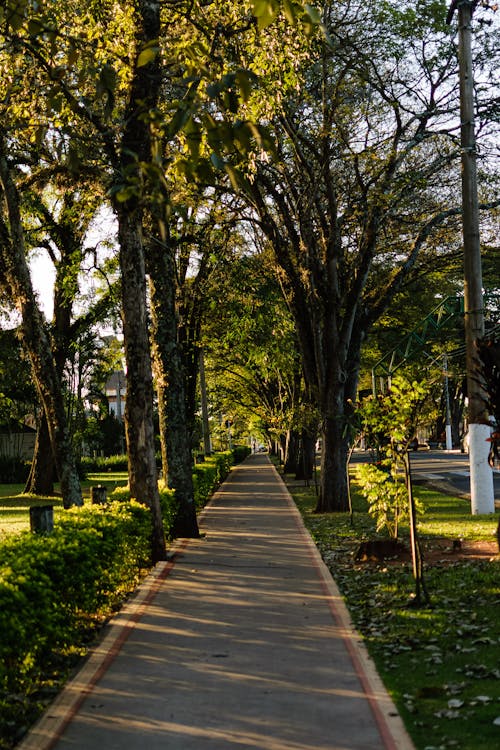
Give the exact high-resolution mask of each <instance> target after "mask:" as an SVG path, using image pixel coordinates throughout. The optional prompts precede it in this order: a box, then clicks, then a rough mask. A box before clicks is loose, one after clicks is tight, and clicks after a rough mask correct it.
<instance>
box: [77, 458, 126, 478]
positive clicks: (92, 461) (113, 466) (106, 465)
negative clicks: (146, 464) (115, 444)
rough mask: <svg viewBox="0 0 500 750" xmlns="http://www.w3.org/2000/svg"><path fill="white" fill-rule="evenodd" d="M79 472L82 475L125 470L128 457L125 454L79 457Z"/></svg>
mask: <svg viewBox="0 0 500 750" xmlns="http://www.w3.org/2000/svg"><path fill="white" fill-rule="evenodd" d="M80 466H81V472H82V474H83V475H84V476H86V475H87V474H95V473H97V472H106V471H127V470H128V459H127V456H126V455H120V456H96V457H95V458H92V457H90V456H83V457H82V458H81V459H80Z"/></svg>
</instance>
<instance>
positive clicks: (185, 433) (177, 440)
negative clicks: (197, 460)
mask: <svg viewBox="0 0 500 750" xmlns="http://www.w3.org/2000/svg"><path fill="white" fill-rule="evenodd" d="M147 257H148V272H149V276H150V291H151V295H150V296H151V315H152V320H153V340H154V348H153V358H154V364H155V374H156V381H157V389H158V409H159V413H160V441H161V445H162V461H163V474H164V477H165V478H166V479H167V481H168V485H169V487H172V488H173V489H174V490H175V498H176V501H177V514H176V518H175V520H174V525H173V529H172V532H173V534H174V536H176V537H194V538H196V537H198V536H199V529H198V521H197V518H196V506H195V502H194V487H193V471H192V457H191V434H190V431H189V427H188V424H189V422H188V419H187V414H186V382H185V375H184V367H183V359H182V355H181V350H180V344H179V341H178V326H177V314H176V283H175V268H174V259H173V257H172V254H171V250H170V248H169V247H168V243H167V242H161V241H158V242H153V243H151V244H150V245H148V254H147Z"/></svg>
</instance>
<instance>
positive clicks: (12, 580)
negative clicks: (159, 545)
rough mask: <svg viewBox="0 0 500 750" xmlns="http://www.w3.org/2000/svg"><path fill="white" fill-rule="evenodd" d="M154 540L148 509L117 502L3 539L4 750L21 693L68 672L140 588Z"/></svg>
mask: <svg viewBox="0 0 500 750" xmlns="http://www.w3.org/2000/svg"><path fill="white" fill-rule="evenodd" d="M150 536H151V520H150V514H149V512H148V510H147V509H146V508H145V507H144V506H143V505H140V504H139V503H136V502H130V503H118V502H115V503H111V504H110V505H108V506H86V507H83V508H76V509H72V510H68V511H65V513H64V514H62V515H61V516H60V517H59V518H58V519H57V520H56V523H55V527H54V531H53V533H51V534H49V535H36V534H31V533H29V532H22V533H20V534H16V535H15V536H11V537H7V538H6V539H5V540H4V541H3V544H2V547H1V548H0V716H1V717H2V718H1V719H0V737H1V738H2V740H1V741H0V747H8V746H9V744H8V741H9V737H10V741H14V740H15V739H16V732H17V730H18V729H19V726H17V724H18V722H17V721H15V720H14V721H13V720H12V717H13V715H14V716H15V715H16V713H18V712H19V710H20V709H19V695H29V694H32V693H33V692H35V693H36V690H37V689H38V688H39V686H40V685H42V684H43V683H44V680H46V677H47V675H49V674H52V675H53V674H54V672H60V671H61V669H62V670H63V671H64V669H67V668H68V667H67V666H66V667H65V666H64V665H65V658H64V657H65V655H68V654H69V653H70V652H71V649H72V648H74V647H75V644H78V643H81V642H82V639H84V638H85V633H87V632H88V630H89V627H90V626H95V622H96V619H97V621H99V620H103V619H104V617H105V616H107V615H109V614H110V613H111V612H112V611H113V610H114V609H116V608H117V607H118V606H119V604H120V603H121V602H122V601H123V599H124V597H125V596H126V595H127V594H128V593H129V592H130V591H132V590H133V588H134V587H135V586H136V585H137V582H138V581H139V578H140V575H141V571H144V570H145V569H147V568H148V567H149V566H150ZM91 629H93V627H92V628H91ZM37 686H38V688H37ZM6 738H7V739H6ZM5 743H7V744H5Z"/></svg>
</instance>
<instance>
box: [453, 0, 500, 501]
mask: <svg viewBox="0 0 500 750" xmlns="http://www.w3.org/2000/svg"><path fill="white" fill-rule="evenodd" d="M477 4H478V0H453V2H452V4H451V6H450V9H449V11H448V16H447V19H446V21H447V23H448V24H450V23H451V21H452V18H453V14H454V11H455V10H457V11H458V61H459V74H460V122H461V128H460V134H461V140H460V143H461V148H462V227H463V241H464V274H465V283H464V303H465V346H466V364H467V395H468V401H469V404H468V421H469V463H470V493H471V512H472V513H473V514H479V513H494V512H495V496H494V490H493V473H492V470H491V467H490V466H489V464H488V452H489V443H488V442H487V440H488V438H489V436H490V425H489V422H488V412H487V407H486V392H485V389H484V386H483V379H482V376H481V372H480V367H479V366H478V355H477V349H476V342H477V340H478V339H480V338H482V337H483V336H484V314H483V281H482V269H481V248H480V243H479V208H478V197H477V169H476V136H475V130H474V79H473V70H472V51H471V37H472V14H473V13H474V10H475V8H476V5H477Z"/></svg>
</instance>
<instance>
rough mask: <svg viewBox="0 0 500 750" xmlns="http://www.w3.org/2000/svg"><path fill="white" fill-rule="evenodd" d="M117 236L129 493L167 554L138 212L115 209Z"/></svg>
mask: <svg viewBox="0 0 500 750" xmlns="http://www.w3.org/2000/svg"><path fill="white" fill-rule="evenodd" d="M116 213H117V217H118V238H119V243H120V270H121V280H122V321H123V336H124V342H125V359H126V363H127V395H126V400H125V415H124V416H125V437H126V441H127V454H128V473H129V484H130V493H131V495H132V497H135V498H136V499H137V500H138V501H139V502H142V503H145V504H146V505H148V507H149V508H150V509H151V516H152V538H151V555H152V560H153V562H154V563H156V562H158V561H159V560H164V559H165V555H166V548H165V534H164V530H163V521H162V514H161V506H160V494H159V491H158V477H157V470H156V460H155V449H154V427H153V375H152V370H151V357H150V349H149V337H148V317H147V305H146V275H145V268H144V253H143V241H142V224H141V216H140V212H139V210H138V209H136V210H135V211H131V210H130V209H127V208H125V207H119V209H118V210H117V212H116Z"/></svg>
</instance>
